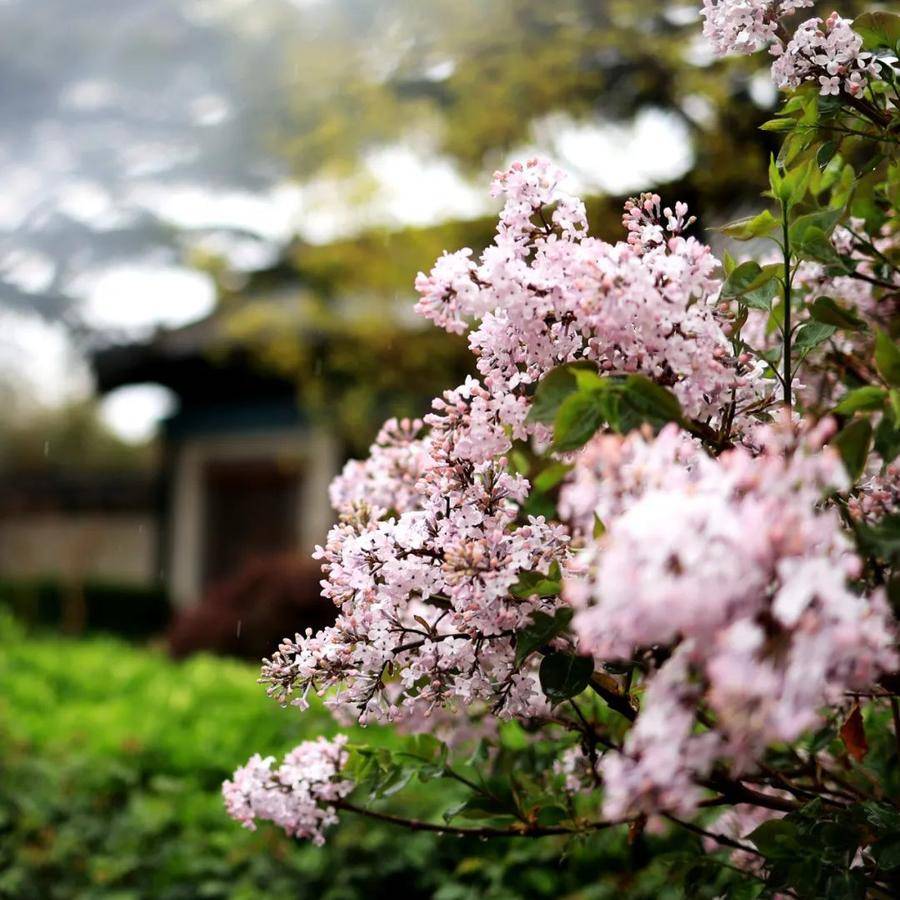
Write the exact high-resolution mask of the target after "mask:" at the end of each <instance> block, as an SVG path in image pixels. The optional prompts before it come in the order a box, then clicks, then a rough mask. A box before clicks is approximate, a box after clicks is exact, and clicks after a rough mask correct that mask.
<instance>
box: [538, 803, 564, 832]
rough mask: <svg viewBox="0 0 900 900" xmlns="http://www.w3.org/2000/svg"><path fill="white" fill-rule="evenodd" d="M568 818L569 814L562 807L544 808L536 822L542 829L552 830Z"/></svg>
mask: <svg viewBox="0 0 900 900" xmlns="http://www.w3.org/2000/svg"><path fill="white" fill-rule="evenodd" d="M568 818H569V814H568V813H567V812H566V811H565V809H563V808H562V807H561V806H542V807H541V810H540V812H539V813H538V814H537V820H536V821H537V824H538V825H540V826H541V827H542V828H552V827H553V826H554V825H559V823H560V822H565V820H566V819H568Z"/></svg>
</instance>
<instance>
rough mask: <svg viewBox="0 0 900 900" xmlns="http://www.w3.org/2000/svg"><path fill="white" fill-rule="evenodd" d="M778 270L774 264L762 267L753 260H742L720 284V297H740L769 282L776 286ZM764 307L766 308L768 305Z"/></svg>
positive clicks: (779, 268)
mask: <svg viewBox="0 0 900 900" xmlns="http://www.w3.org/2000/svg"><path fill="white" fill-rule="evenodd" d="M780 270H781V266H779V265H776V264H773V265H768V266H765V267H763V266H760V264H759V263H758V262H755V261H754V260H748V261H747V262H743V263H741V264H740V265H739V266H738V267H737V268H736V269H734V271H733V272H732V273H731V274H730V275H729V276H728V278H726V279H725V283H724V284H723V285H722V298H723V299H725V300H728V299H732V298H740V297H743V296H744V295H745V294H747V293H749V292H751V291H756V290H759V289H760V288H763V287H766V286H767V285H768V284H770V283H774V285H775V286H776V287H777V281H776V279H777V277H778V273H779V272H780ZM773 296H774V294H773ZM765 308H766V309H768V306H766V307H765Z"/></svg>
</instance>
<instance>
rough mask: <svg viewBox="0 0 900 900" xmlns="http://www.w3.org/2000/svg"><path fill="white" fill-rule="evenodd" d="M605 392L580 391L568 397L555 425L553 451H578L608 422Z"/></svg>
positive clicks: (558, 413) (561, 407) (560, 409)
mask: <svg viewBox="0 0 900 900" xmlns="http://www.w3.org/2000/svg"><path fill="white" fill-rule="evenodd" d="M603 394H604V391H602V390H599V391H598V390H594V391H579V392H578V393H575V394H571V395H570V396H568V397H566V399H565V400H564V401H563V403H562V405H561V406H560V407H559V411H558V412H557V414H556V419H555V422H554V425H553V449H554V450H559V451H567V450H577V449H578V448H579V447H581V446H582V445H583V444H584V443H585V442H586V441H588V440H589V439H590V438H591V437H593V435H594V432H595V431H596V430H597V429H598V428H599V427H600V426H601V425H602V424H603V423H604V422H605V421H607V418H608V416H607V409H608V407H607V404H606V403H605V402H604V396H603Z"/></svg>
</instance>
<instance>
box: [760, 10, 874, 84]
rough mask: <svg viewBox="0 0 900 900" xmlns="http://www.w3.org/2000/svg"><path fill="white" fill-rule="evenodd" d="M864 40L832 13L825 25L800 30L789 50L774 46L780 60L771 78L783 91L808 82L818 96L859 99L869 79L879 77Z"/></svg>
mask: <svg viewBox="0 0 900 900" xmlns="http://www.w3.org/2000/svg"><path fill="white" fill-rule="evenodd" d="M862 45H863V40H862V37H860V35H858V34H857V33H856V32H855V31H854V30H853V28H852V27H851V22H850V20H849V19H842V18H841V17H840V16H839V15H838V14H837V13H832V14H831V15H830V16H829V17H828V18H827V19H826V20H825V21H823V20H822V19H819V18H814V19H809V20H808V21H806V22H804V23H803V24H802V25H800V26H799V28H797V30H796V32H795V33H794V36H793V38H791V40H790V41H789V42H788V44H787V46H785V47H782V46H781V45H775V47H773V51H772V52H773V53H774V55H775V56H777V59H776V60H775V62H774V63H773V64H772V78H773V79H774V81H775V84H776V85H777V86H778V87H780V88H797V87H799V86H800V85H801V84H803V83H804V82H806V81H813V82H816V83H817V84H818V85H819V93H820V94H823V95H829V94H833V95H837V94H840V93H841V91H842V90H843V91H845V92H846V93H847V94H849V95H850V96H854V97H855V96H856V95H857V94H859V93H861V92H862V90H863V89H864V88H865V86H866V84H867V83H868V80H869V79H870V78H877V77H878V76H879V69H878V66H877V64H876V63H874V62H873V61H872V54H871V53H864V52H862Z"/></svg>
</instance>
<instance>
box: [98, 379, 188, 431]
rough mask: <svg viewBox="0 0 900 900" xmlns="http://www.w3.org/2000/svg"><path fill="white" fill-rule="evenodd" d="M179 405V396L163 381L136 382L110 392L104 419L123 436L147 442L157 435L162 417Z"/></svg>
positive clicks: (104, 404)
mask: <svg viewBox="0 0 900 900" xmlns="http://www.w3.org/2000/svg"><path fill="white" fill-rule="evenodd" d="M177 404H178V398H177V397H176V395H175V394H174V393H173V392H172V391H171V390H169V389H168V388H166V387H163V386H162V385H160V384H132V385H128V386H127V387H121V388H118V389H117V390H115V391H111V392H110V393H109V394H107V395H106V396H105V397H104V398H103V400H102V401H101V403H100V418H101V419H102V420H103V422H104V423H105V424H106V425H107V427H108V428H110V429H111V430H112V431H114V432H115V433H116V434H117V435H118V436H119V437H120V438H122V439H123V440H126V441H130V442H132V443H143V442H144V441H146V440H149V439H150V438H151V437H153V435H154V434H155V432H156V430H157V428H158V427H159V423H160V421H161V420H162V419H164V418H166V417H167V416H170V415H171V414H172V413H173V412H174V411H175V408H176V406H177Z"/></svg>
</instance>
